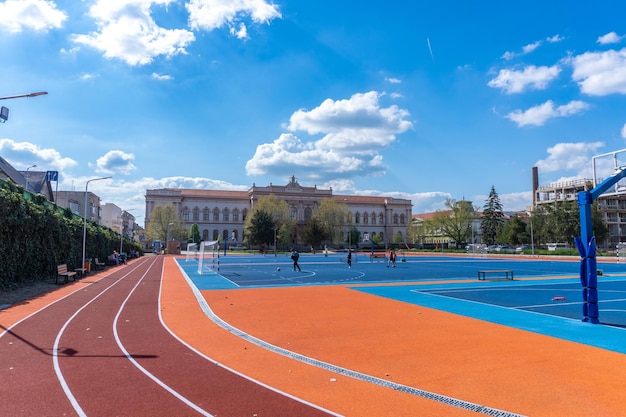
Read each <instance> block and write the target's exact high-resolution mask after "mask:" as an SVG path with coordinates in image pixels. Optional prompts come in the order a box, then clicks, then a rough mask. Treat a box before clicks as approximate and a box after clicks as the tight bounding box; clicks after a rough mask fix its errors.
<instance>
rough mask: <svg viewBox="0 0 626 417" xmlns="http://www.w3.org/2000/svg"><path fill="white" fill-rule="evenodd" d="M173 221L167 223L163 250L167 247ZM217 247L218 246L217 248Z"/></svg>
mask: <svg viewBox="0 0 626 417" xmlns="http://www.w3.org/2000/svg"><path fill="white" fill-rule="evenodd" d="M173 224H174V223H170V224H168V225H167V234H166V235H165V250H167V249H168V243H169V241H170V226H171V225H173ZM218 249H219V248H218Z"/></svg>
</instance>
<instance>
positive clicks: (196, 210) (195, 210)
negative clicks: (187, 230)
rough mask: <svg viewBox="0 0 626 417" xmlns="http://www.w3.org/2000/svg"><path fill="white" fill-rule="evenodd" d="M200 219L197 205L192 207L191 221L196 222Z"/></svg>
mask: <svg viewBox="0 0 626 417" xmlns="http://www.w3.org/2000/svg"><path fill="white" fill-rule="evenodd" d="M198 220H200V209H199V208H198V207H194V209H193V221H194V222H197V221H198Z"/></svg>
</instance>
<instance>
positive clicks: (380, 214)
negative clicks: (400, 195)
mask: <svg viewBox="0 0 626 417" xmlns="http://www.w3.org/2000/svg"><path fill="white" fill-rule="evenodd" d="M378 223H380V224H385V220H384V217H383V213H379V214H378Z"/></svg>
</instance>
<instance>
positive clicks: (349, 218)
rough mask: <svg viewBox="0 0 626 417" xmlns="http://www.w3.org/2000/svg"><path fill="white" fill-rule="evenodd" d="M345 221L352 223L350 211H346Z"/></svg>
mask: <svg viewBox="0 0 626 417" xmlns="http://www.w3.org/2000/svg"><path fill="white" fill-rule="evenodd" d="M346 223H348V224H352V212H351V211H349V212H348V216H347V218H346Z"/></svg>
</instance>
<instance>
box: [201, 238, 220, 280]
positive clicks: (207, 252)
mask: <svg viewBox="0 0 626 417" xmlns="http://www.w3.org/2000/svg"><path fill="white" fill-rule="evenodd" d="M219 249H220V247H219V241H218V240H210V241H206V242H200V251H199V252H198V274H200V275H203V274H207V273H216V272H217V271H219V269H220V251H219Z"/></svg>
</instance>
